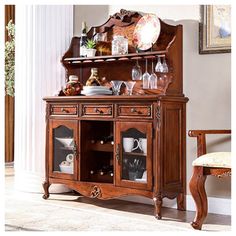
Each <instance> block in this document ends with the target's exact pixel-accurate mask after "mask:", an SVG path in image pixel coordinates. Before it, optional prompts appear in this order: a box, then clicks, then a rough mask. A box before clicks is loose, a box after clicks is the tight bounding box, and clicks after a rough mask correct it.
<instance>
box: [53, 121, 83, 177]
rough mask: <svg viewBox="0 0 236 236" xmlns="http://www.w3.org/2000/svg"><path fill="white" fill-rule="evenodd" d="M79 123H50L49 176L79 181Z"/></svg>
mask: <svg viewBox="0 0 236 236" xmlns="http://www.w3.org/2000/svg"><path fill="white" fill-rule="evenodd" d="M78 155H79V153H78V121H68V120H50V121H49V175H50V176H51V177H56V178H64V179H77V176H78V167H79V164H78Z"/></svg>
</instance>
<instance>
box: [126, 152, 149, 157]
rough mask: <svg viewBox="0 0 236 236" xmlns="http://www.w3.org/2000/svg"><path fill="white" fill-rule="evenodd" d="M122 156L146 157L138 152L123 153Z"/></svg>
mask: <svg viewBox="0 0 236 236" xmlns="http://www.w3.org/2000/svg"><path fill="white" fill-rule="evenodd" d="M123 155H129V156H140V157H146V156H147V154H144V153H140V152H124V153H123Z"/></svg>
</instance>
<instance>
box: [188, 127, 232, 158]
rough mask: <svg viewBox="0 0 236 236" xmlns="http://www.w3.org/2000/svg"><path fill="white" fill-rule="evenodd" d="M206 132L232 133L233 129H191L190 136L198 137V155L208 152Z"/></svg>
mask: <svg viewBox="0 0 236 236" xmlns="http://www.w3.org/2000/svg"><path fill="white" fill-rule="evenodd" d="M206 134H231V130H189V132H188V136H189V137H196V138H197V156H198V157H199V156H202V155H204V154H206Z"/></svg>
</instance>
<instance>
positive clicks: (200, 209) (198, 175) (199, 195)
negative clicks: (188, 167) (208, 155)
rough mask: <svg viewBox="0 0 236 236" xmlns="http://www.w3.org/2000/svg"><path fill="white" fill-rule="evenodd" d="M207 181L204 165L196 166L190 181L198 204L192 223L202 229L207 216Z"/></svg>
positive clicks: (191, 189)
mask: <svg viewBox="0 0 236 236" xmlns="http://www.w3.org/2000/svg"><path fill="white" fill-rule="evenodd" d="M205 181H206V175H203V167H199V166H195V167H194V168H193V176H192V178H191V180H190V182H189V189H190V192H191V194H192V197H193V199H194V202H195V205H196V215H195V218H194V221H193V222H191V225H192V227H193V228H194V229H198V230H201V229H202V224H203V222H204V220H205V218H206V216H207V195H206V191H205Z"/></svg>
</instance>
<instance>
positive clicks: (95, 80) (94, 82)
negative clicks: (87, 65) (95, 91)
mask: <svg viewBox="0 0 236 236" xmlns="http://www.w3.org/2000/svg"><path fill="white" fill-rule="evenodd" d="M86 86H100V80H99V77H98V68H91V75H90V77H89V78H88V80H87V81H86Z"/></svg>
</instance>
